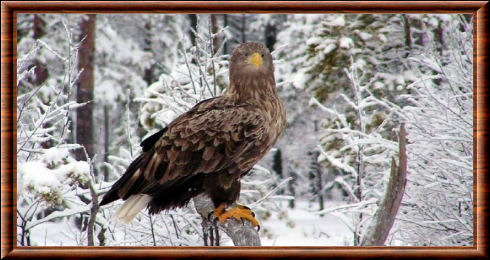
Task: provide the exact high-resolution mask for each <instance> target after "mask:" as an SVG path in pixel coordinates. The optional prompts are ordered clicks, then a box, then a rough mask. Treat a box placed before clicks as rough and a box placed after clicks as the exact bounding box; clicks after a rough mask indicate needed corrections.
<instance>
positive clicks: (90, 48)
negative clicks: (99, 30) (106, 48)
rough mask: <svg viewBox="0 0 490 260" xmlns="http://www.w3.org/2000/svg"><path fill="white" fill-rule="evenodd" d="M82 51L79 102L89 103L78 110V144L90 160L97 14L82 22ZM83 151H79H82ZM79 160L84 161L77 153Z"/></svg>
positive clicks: (88, 16) (79, 56)
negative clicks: (82, 147) (83, 148)
mask: <svg viewBox="0 0 490 260" xmlns="http://www.w3.org/2000/svg"><path fill="white" fill-rule="evenodd" d="M79 40H80V41H81V44H80V49H79V50H78V53H79V55H78V69H79V70H83V71H82V73H81V74H80V78H79V80H78V85H77V102H79V103H83V102H88V103H87V104H86V105H84V106H82V107H80V108H78V109H77V121H76V138H77V140H76V142H77V143H78V144H80V145H83V146H84V147H85V150H86V151H87V154H88V156H89V157H90V158H92V157H93V155H94V151H93V139H92V133H93V131H92V129H93V124H92V116H93V103H92V101H93V99H94V93H93V92H94V59H95V14H89V15H86V16H83V17H82V19H81V21H80V35H79ZM80 150H81V149H78V151H80ZM76 158H77V160H82V159H84V154H83V153H82V152H77V154H76Z"/></svg>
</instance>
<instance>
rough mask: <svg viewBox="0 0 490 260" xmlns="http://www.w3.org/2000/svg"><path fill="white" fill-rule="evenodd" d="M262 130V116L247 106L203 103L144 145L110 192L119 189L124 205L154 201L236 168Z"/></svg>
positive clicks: (218, 101)
mask: <svg viewBox="0 0 490 260" xmlns="http://www.w3.org/2000/svg"><path fill="white" fill-rule="evenodd" d="M263 127H264V120H263V118H262V116H261V114H260V113H259V112H257V111H256V110H255V109H254V108H253V107H251V106H247V105H240V106H237V105H235V103H234V101H232V100H229V99H227V98H225V97H219V98H214V99H210V100H207V101H204V102H201V103H199V104H198V105H196V106H195V107H194V108H192V109H191V110H189V111H188V112H186V113H184V114H182V115H181V116H179V117H178V118H177V119H175V120H174V121H173V122H172V123H170V124H169V125H168V126H167V127H166V128H165V129H164V130H165V131H163V130H162V131H159V132H158V133H156V134H154V135H152V136H151V137H149V138H148V139H146V140H144V141H143V142H142V147H143V153H142V154H141V155H140V157H138V159H137V161H138V163H137V164H136V165H132V166H130V167H129V168H128V170H127V171H126V173H125V174H124V176H123V177H122V178H121V179H120V180H119V181H118V185H114V186H113V188H112V189H118V192H117V194H118V195H119V197H120V198H124V199H125V198H128V197H129V196H131V195H134V194H139V193H146V194H148V195H152V194H151V193H154V192H156V191H158V190H161V189H163V188H165V187H167V186H169V185H172V183H180V182H182V181H183V180H186V179H189V178H190V177H191V176H193V175H195V174H199V173H213V172H220V171H223V170H227V167H231V166H233V167H235V168H237V167H238V166H239V165H240V161H238V159H239V157H240V156H241V155H243V154H244V153H245V152H247V151H248V150H253V149H258V148H257V147H253V145H252V144H253V143H257V144H260V142H254V141H257V140H255V139H257V138H259V137H260V133H261V130H260V128H263ZM239 168H240V167H239ZM230 172H236V169H235V170H232V171H230ZM127 175H128V176H127ZM123 179H124V180H125V181H122V180H123ZM116 186H117V187H116ZM112 189H111V190H112Z"/></svg>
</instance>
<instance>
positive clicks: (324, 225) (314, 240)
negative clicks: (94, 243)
mask: <svg viewBox="0 0 490 260" xmlns="http://www.w3.org/2000/svg"><path fill="white" fill-rule="evenodd" d="M338 204H339V203H336V202H328V201H327V202H326V203H325V207H326V208H329V207H334V206H337V205H338ZM283 206H284V207H283V209H284V210H285V211H286V212H287V214H281V213H278V214H273V215H272V216H271V217H270V218H268V219H266V220H262V219H260V218H259V221H260V225H261V230H260V232H259V233H260V236H261V242H262V246H345V245H351V244H352V243H351V241H352V232H351V231H350V230H349V229H348V227H347V226H346V225H345V224H344V223H343V222H342V221H341V220H340V219H339V218H337V217H335V216H333V215H329V214H326V215H324V216H319V215H317V214H315V213H314V211H315V210H316V207H317V204H316V203H313V204H312V205H311V206H309V203H308V202H306V201H297V202H296V208H294V209H290V208H287V202H284V205H283ZM18 232H20V230H19V231H18ZM80 235H82V236H84V235H86V233H85V232H81V233H80V232H77V231H76V230H74V227H73V224H70V223H69V222H67V221H62V222H59V223H55V222H47V223H43V224H41V225H38V226H36V227H34V228H33V229H32V231H31V241H36V242H38V243H39V244H36V245H37V246H77V245H84V244H85V241H86V237H85V236H84V237H80ZM77 241H79V242H77ZM222 243H223V245H225V246H232V245H233V244H232V242H231V240H229V239H225V237H223V241H222Z"/></svg>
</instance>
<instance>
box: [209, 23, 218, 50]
mask: <svg viewBox="0 0 490 260" xmlns="http://www.w3.org/2000/svg"><path fill="white" fill-rule="evenodd" d="M218 31H219V26H218V18H217V17H216V14H212V15H211V32H212V33H213V34H214V35H216V34H217V33H218ZM218 49H219V38H218V37H213V52H214V53H213V54H216V52H217V51H218Z"/></svg>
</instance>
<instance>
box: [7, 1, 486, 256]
mask: <svg viewBox="0 0 490 260" xmlns="http://www.w3.org/2000/svg"><path fill="white" fill-rule="evenodd" d="M488 7H489V2H488V1H469V2H466V1H427V2H424V1H412V2H405V1H394V2H382V1H352V2H350V1H349V2H348V1H344V2H340V1H335V2H285V1H271V2H245V1H226V2H225V1H224V2H218V1H210V2H205V1H200V2H196V1H185V2H137V1H132V2H116V1H114V2H112V1H105V2H76V1H74V2H20V1H19V2H11V1H7V2H2V3H1V16H2V18H1V21H2V22H1V41H2V47H1V64H2V65H1V66H2V69H1V257H2V258H4V257H6V258H8V259H11V258H15V259H17V258H50V259H52V258H157V257H158V258H165V257H169V258H177V257H200V258H215V257H223V258H232V257H246V258H252V257H253V258H269V257H270V258H277V257H295V258H297V257H301V258H306V257H316V258H322V257H324V258H327V257H342V258H360V257H369V258H371V257H386V258H388V257H389V258H392V257H393V258H413V257H417V258H418V257H430V258H468V257H469V258H482V259H483V258H485V259H486V258H488V256H489V254H488V240H487V235H488V233H487V229H488V225H487V218H488V216H487V214H488V200H487V196H488V191H489V188H488V176H487V173H488V165H487V155H486V149H487V147H488V145H487V142H488V108H487V105H488V104H487V102H486V99H487V96H488V90H487V88H488V76H487V70H488V49H489V44H488V25H487V24H488ZM25 12H29V13H31V12H38V13H46V12H61V13H106V12H121V13H138V12H152V13H241V12H248V13H326V12H339V13H361V12H364V13H468V14H473V15H474V22H473V25H474V40H473V41H474V42H473V43H474V68H473V73H474V75H473V77H474V91H475V95H474V111H473V120H474V130H473V133H474V137H473V138H474V148H473V149H474V159H473V160H474V161H473V162H474V165H473V167H474V168H473V169H474V170H473V171H474V183H473V192H474V212H473V213H474V244H473V246H469V247H318V246H314V247H304V246H301V247H267V246H264V247H36V246H31V247H27V246H22V247H19V246H17V243H16V241H17V239H16V214H15V212H16V196H15V194H16V192H17V184H16V158H15V155H14V148H15V147H16V142H17V140H16V127H17V126H16V123H15V122H16V120H15V118H16V110H15V104H16V87H15V84H14V82H15V77H16V75H15V73H14V72H15V71H16V63H15V61H16V40H15V39H16V14H18V13H25Z"/></svg>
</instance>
